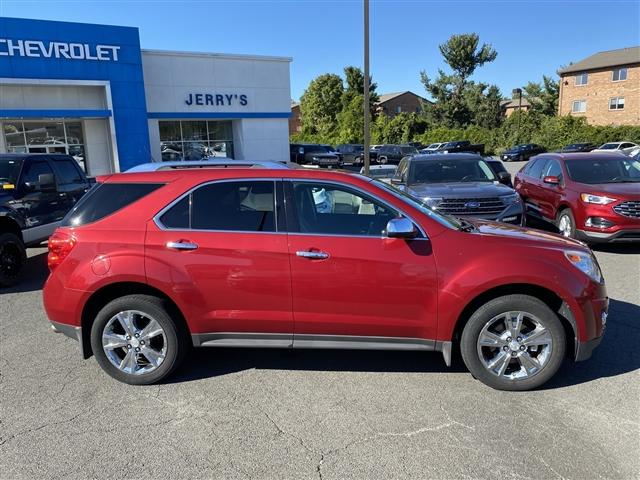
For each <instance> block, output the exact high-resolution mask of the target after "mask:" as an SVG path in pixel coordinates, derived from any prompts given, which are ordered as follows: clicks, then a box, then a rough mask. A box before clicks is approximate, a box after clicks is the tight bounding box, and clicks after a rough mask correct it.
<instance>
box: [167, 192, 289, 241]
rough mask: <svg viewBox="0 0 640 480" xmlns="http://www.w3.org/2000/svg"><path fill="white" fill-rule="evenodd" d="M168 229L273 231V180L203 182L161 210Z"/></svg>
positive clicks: (274, 222)
mask: <svg viewBox="0 0 640 480" xmlns="http://www.w3.org/2000/svg"><path fill="white" fill-rule="evenodd" d="M159 220H160V223H161V224H162V226H164V227H165V228H170V229H182V230H184V229H194V230H214V231H239V232H275V231H276V221H275V183H274V182H273V181H270V180H268V181H266V180H265V181H247V182H218V183H211V184H208V185H203V186H202V187H199V188H197V189H196V190H194V191H193V192H191V193H190V194H189V195H187V196H185V197H184V198H182V199H181V200H180V201H178V202H177V203H176V204H175V205H173V206H172V207H171V208H169V209H168V210H167V211H166V212H164V213H163V214H162V215H161V216H160V218H159Z"/></svg>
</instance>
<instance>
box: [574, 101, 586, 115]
mask: <svg viewBox="0 0 640 480" xmlns="http://www.w3.org/2000/svg"><path fill="white" fill-rule="evenodd" d="M580 102H583V103H584V110H574V109H573V106H574V105H575V104H576V103H580ZM571 113H587V101H586V100H584V99H580V100H573V101H572V102H571Z"/></svg>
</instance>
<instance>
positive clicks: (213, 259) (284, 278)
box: [44, 168, 608, 390]
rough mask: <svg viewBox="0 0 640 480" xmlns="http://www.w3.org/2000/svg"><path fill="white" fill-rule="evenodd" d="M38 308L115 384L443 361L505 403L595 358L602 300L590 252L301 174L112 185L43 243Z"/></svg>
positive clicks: (96, 191)
mask: <svg viewBox="0 0 640 480" xmlns="http://www.w3.org/2000/svg"><path fill="white" fill-rule="evenodd" d="M48 261H49V267H50V270H51V274H50V276H49V278H48V280H47V282H46V285H45V288H44V304H45V308H46V311H47V315H48V316H49V318H50V319H51V322H52V323H53V326H54V329H56V330H58V331H62V332H64V333H65V334H67V335H69V336H71V337H73V338H76V339H77V340H79V342H80V346H81V350H82V354H83V355H84V357H85V358H87V357H89V356H90V355H91V354H93V355H95V356H96V360H97V361H98V363H99V364H100V366H101V367H102V368H103V369H104V370H105V371H106V372H107V373H108V374H109V375H111V376H112V377H114V378H116V379H118V380H121V381H123V382H127V383H131V384H149V383H153V382H157V381H159V380H161V379H162V378H164V377H166V376H167V375H169V374H170V373H171V372H172V371H173V370H174V368H176V366H177V365H178V363H179V362H180V360H181V359H182V357H183V356H184V355H185V353H186V352H187V351H188V349H189V347H190V346H192V345H193V346H207V347H281V348H331V349H335V348H350V349H374V350H376V349H377V350H428V351H439V352H442V354H443V355H444V359H445V362H446V363H447V364H450V362H451V357H452V347H453V345H454V344H456V345H459V347H460V349H461V353H462V357H463V359H464V361H465V363H466V365H467V367H468V368H469V370H470V371H471V373H472V374H473V375H474V376H475V377H476V378H478V379H480V380H481V381H482V382H484V383H486V384H488V385H490V386H492V387H494V388H499V389H505V390H526V389H530V388H534V387H537V386H538V385H540V384H542V383H543V382H545V381H546V380H548V379H549V378H551V377H552V376H553V375H554V374H555V372H556V371H557V370H558V368H559V366H560V364H561V362H562V361H563V358H564V356H565V354H568V355H570V356H571V357H573V358H575V359H576V360H584V359H586V358H588V357H589V356H590V354H591V351H592V350H593V349H594V348H595V347H596V346H597V345H598V343H599V342H600V340H601V336H602V334H603V331H604V324H605V321H606V316H607V307H608V299H607V293H606V289H605V285H604V281H603V278H602V275H601V273H600V269H599V267H598V265H597V263H596V260H595V258H594V257H593V255H592V253H591V251H590V250H589V249H588V248H586V247H585V246H583V245H582V244H580V243H578V242H576V241H573V240H570V239H564V238H562V237H561V236H558V235H553V234H546V233H543V232H536V231H528V230H525V229H522V228H517V227H511V226H508V225H505V224H500V223H495V222H489V221H480V220H478V221H473V222H471V221H467V220H459V219H456V218H454V217H449V216H446V215H442V214H439V213H438V212H437V211H434V210H432V209H430V208H428V207H427V206H426V205H425V204H423V203H421V202H420V201H419V200H417V199H415V198H413V197H411V196H409V195H407V194H404V193H403V192H401V191H399V190H397V189H395V188H394V187H392V186H390V185H388V184H386V183H384V182H381V181H377V180H371V179H369V178H366V177H362V176H359V175H355V174H348V173H344V172H332V171H325V170H321V171H320V170H315V171H313V170H306V169H279V170H276V169H268V168H262V169H255V168H220V169H216V168H208V169H197V170H178V171H160V172H153V173H129V174H116V175H112V176H110V177H108V178H106V179H101V181H100V183H99V184H98V185H97V186H96V187H94V188H93V189H92V190H91V191H90V192H89V193H88V194H87V195H85V197H83V199H82V200H81V201H80V202H78V204H77V205H76V207H75V208H74V209H73V210H72V211H71V212H70V213H69V215H68V216H67V217H66V218H65V220H64V221H63V224H62V226H61V227H60V228H59V229H58V230H56V232H55V234H54V235H53V236H52V237H51V239H50V241H49V257H48Z"/></svg>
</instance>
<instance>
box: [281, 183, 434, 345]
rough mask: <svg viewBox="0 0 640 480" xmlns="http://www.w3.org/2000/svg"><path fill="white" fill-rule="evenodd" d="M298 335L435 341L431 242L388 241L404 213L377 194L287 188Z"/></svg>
mask: <svg viewBox="0 0 640 480" xmlns="http://www.w3.org/2000/svg"><path fill="white" fill-rule="evenodd" d="M287 195H288V196H287V198H288V201H287V224H288V226H289V229H290V233H289V256H290V261H291V281H292V296H293V312H294V320H295V335H294V345H295V338H296V336H297V335H353V336H383V337H411V338H435V334H436V300H437V288H436V283H437V279H436V269H435V262H434V259H433V255H432V252H431V244H430V242H429V241H428V240H427V239H425V238H420V239H415V240H404V239H389V238H384V236H383V234H382V230H383V229H384V228H385V226H386V222H387V221H388V220H389V219H391V218H395V217H397V216H398V215H399V212H398V211H396V210H395V209H394V208H393V207H390V206H387V205H384V204H381V203H380V202H379V200H376V199H375V198H374V197H373V195H372V196H369V194H367V193H366V192H362V191H359V190H355V189H353V188H351V187H349V186H344V185H340V184H336V183H324V184H323V183H314V182H292V183H287Z"/></svg>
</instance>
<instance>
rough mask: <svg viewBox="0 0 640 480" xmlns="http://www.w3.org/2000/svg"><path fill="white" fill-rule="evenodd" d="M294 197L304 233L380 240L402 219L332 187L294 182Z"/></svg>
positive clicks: (299, 221)
mask: <svg viewBox="0 0 640 480" xmlns="http://www.w3.org/2000/svg"><path fill="white" fill-rule="evenodd" d="M293 195H294V203H295V207H296V211H297V213H298V223H299V226H298V229H299V232H301V233H314V234H327V235H366V236H376V237H379V236H381V235H382V232H383V231H384V229H385V228H386V226H387V222H389V220H391V219H392V218H396V217H397V216H398V213H397V212H396V211H395V210H392V209H389V208H388V207H386V206H383V205H382V204H380V203H378V202H377V201H375V200H373V199H371V198H369V197H366V196H364V195H361V194H359V193H357V192H355V191H352V190H350V189H348V188H343V187H339V186H336V185H332V184H320V183H306V182H304V183H294V184H293Z"/></svg>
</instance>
